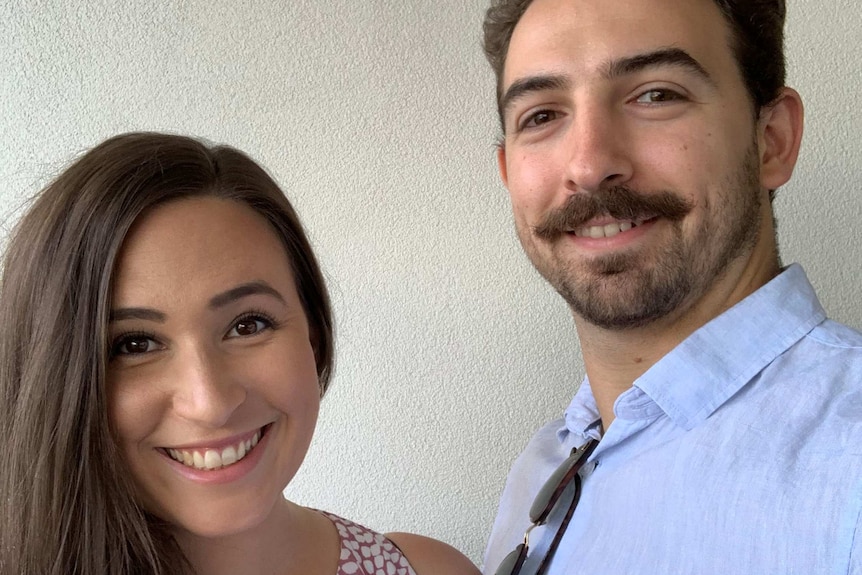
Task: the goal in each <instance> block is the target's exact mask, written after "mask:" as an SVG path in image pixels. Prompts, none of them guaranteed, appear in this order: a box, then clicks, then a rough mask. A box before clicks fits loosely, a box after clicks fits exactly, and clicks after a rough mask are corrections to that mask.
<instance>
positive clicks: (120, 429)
mask: <svg viewBox="0 0 862 575" xmlns="http://www.w3.org/2000/svg"><path fill="white" fill-rule="evenodd" d="M108 329H109V338H110V339H109V341H110V342H111V351H110V362H109V365H108V390H109V398H110V404H109V405H110V407H109V409H110V413H109V415H110V419H111V424H112V426H113V429H114V431H115V433H116V437H117V440H118V443H119V445H120V449H121V451H122V454H123V457H124V458H125V460H126V463H127V465H128V466H129V468H130V470H131V473H132V477H133V479H134V483H135V486H136V488H137V497H138V498H139V500H140V501H141V502H142V504H143V506H144V507H145V508H146V509H147V510H148V511H150V512H151V513H153V514H155V515H157V516H159V517H161V518H162V519H165V520H167V521H169V522H171V523H172V524H174V525H175V526H177V527H178V528H180V529H183V530H186V531H188V532H190V533H193V534H196V535H200V536H208V537H212V536H219V535H228V534H231V533H236V532H240V531H244V530H246V529H250V528H252V527H254V526H255V525H258V524H260V523H261V522H263V521H264V520H265V519H266V518H267V516H268V515H269V513H270V512H271V510H272V509H273V507H274V505H275V504H276V502H277V501H279V500H280V499H281V497H282V494H281V493H282V490H283V489H284V487H285V486H286V485H287V484H288V483H289V482H290V480H291V479H292V478H293V476H294V474H295V473H296V471H297V469H298V468H299V466H300V464H301V463H302V460H303V457H305V453H306V451H307V449H308V445H309V442H310V441H311V436H312V433H313V431H314V426H315V423H316V421H317V413H318V408H319V401H320V393H319V387H318V381H317V372H316V367H315V358H314V351H313V349H312V344H311V341H310V334H309V327H308V322H307V320H306V316H305V313H304V311H303V308H302V305H301V303H300V300H299V296H298V294H297V291H296V285H295V282H294V278H293V273H292V271H291V267H290V262H289V261H288V258H287V255H286V251H285V249H284V247H283V245H282V243H281V242H280V241H279V238H278V236H277V235H276V234H275V232H274V231H273V230H272V229H271V227H270V226H269V224H268V223H267V222H266V220H264V218H263V217H262V216H261V215H259V214H257V213H256V212H254V211H253V210H252V209H251V208H249V207H247V206H246V205H244V204H241V203H238V202H233V201H229V200H221V199H216V198H207V197H202V198H193V199H184V200H180V201H176V202H173V203H168V204H165V205H162V206H158V207H157V208H155V209H153V210H152V211H150V212H147V213H145V215H143V216H142V217H141V218H140V219H139V220H138V221H137V222H136V224H135V226H134V227H133V228H132V230H131V232H130V233H129V235H128V237H127V238H126V240H125V243H124V245H123V249H122V251H121V254H120V257H119V260H118V265H117V269H116V272H115V276H114V286H113V300H112V302H111V317H110V323H109V327H108Z"/></svg>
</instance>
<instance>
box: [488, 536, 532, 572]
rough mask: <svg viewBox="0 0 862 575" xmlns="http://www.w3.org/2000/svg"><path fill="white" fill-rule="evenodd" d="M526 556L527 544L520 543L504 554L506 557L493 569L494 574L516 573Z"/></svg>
mask: <svg viewBox="0 0 862 575" xmlns="http://www.w3.org/2000/svg"><path fill="white" fill-rule="evenodd" d="M526 558H527V546H526V545H524V544H523V543H521V544H520V545H518V546H517V547H515V550H514V551H512V552H511V553H509V554H508V555H506V558H505V559H503V561H502V562H501V563H500V566H499V567H497V570H496V571H494V575H518V572H520V571H521V566H522V565H523V564H524V559H526Z"/></svg>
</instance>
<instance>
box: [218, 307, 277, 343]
mask: <svg viewBox="0 0 862 575" xmlns="http://www.w3.org/2000/svg"><path fill="white" fill-rule="evenodd" d="M249 320H253V321H260V322H263V323H264V324H266V325H264V327H263V329H261V330H258V331H256V332H254V333H253V334H251V335H248V336H242V335H237V337H253V336H255V335H257V334H259V333H260V332H261V331H264V330H275V329H278V328H279V327H280V324H279V323H278V322H277V321H276V320H275V318H273V317H272V316H271V315H269V314H268V313H266V312H263V311H259V310H251V311H247V312H245V313H244V314H242V315H240V316H239V317H238V318H236V319H235V320H233V322H231V328H230V329H229V330H228V333H230V332H232V331H233V330H235V329H236V326H237V325H238V324H240V323H242V322H244V321H249Z"/></svg>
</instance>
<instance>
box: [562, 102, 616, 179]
mask: <svg viewBox="0 0 862 575" xmlns="http://www.w3.org/2000/svg"><path fill="white" fill-rule="evenodd" d="M630 147H631V141H630V134H629V133H628V132H627V129H626V125H625V121H624V118H623V117H622V113H621V112H619V111H615V110H614V109H613V108H612V107H611V106H610V105H608V104H604V103H595V104H589V105H584V106H582V107H581V108H580V109H579V110H578V111H577V112H576V113H575V114H574V116H573V119H572V122H571V124H570V126H569V129H568V132H567V134H566V136H565V143H564V146H563V151H562V153H563V154H564V155H565V160H566V166H567V169H566V186H567V187H568V188H569V189H570V190H571V191H573V192H587V193H595V192H597V191H599V190H600V189H601V188H603V187H607V186H610V185H617V184H621V183H624V182H627V181H628V180H630V179H631V177H632V171H633V167H632V159H631V157H630Z"/></svg>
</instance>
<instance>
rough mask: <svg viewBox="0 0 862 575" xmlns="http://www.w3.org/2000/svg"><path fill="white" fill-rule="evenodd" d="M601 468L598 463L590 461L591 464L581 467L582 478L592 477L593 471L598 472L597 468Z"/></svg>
mask: <svg viewBox="0 0 862 575" xmlns="http://www.w3.org/2000/svg"><path fill="white" fill-rule="evenodd" d="M598 466H599V462H598V461H590V462H589V463H585V464H584V466H583V467H581V476H582V477H586V476H588V475H590V474H591V473H592V472H593V471H595V470H596V467H598Z"/></svg>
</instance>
